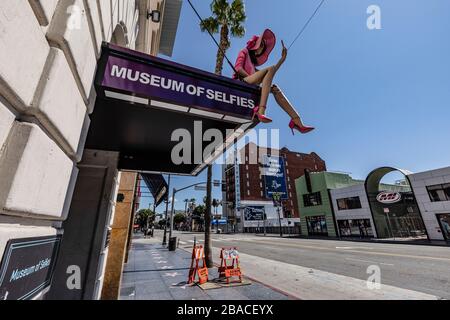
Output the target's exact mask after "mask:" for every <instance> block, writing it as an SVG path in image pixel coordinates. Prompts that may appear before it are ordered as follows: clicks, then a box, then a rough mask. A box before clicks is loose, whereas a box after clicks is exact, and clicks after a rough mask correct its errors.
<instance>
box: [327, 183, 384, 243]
mask: <svg viewBox="0 0 450 320" xmlns="http://www.w3.org/2000/svg"><path fill="white" fill-rule="evenodd" d="M330 196H331V202H332V204H333V210H334V214H335V218H336V225H337V231H338V234H339V236H340V237H355V236H356V237H358V236H360V233H361V228H360V226H362V227H363V228H364V229H365V230H363V231H364V232H365V233H366V235H365V237H374V238H376V237H377V234H376V231H375V229H374V228H373V225H374V224H373V219H372V214H371V211H370V207H369V200H368V199H367V195H366V189H365V187H364V184H363V183H361V184H357V185H353V186H349V187H345V188H341V189H332V190H330Z"/></svg>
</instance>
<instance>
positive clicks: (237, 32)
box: [230, 25, 246, 38]
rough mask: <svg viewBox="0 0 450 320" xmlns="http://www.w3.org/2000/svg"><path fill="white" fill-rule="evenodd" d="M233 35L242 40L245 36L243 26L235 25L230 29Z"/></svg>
mask: <svg viewBox="0 0 450 320" xmlns="http://www.w3.org/2000/svg"><path fill="white" fill-rule="evenodd" d="M230 31H231V35H232V36H233V37H236V38H242V37H243V36H245V31H246V30H245V28H244V26H243V25H234V26H232V27H231V29H230Z"/></svg>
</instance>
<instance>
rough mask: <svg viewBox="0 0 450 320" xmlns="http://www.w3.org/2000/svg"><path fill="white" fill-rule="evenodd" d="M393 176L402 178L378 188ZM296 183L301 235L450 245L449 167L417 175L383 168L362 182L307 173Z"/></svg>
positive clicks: (337, 176)
mask: <svg viewBox="0 0 450 320" xmlns="http://www.w3.org/2000/svg"><path fill="white" fill-rule="evenodd" d="M391 172H400V173H401V174H403V176H404V179H402V180H399V181H396V183H382V182H381V181H382V179H383V178H384V177H385V176H386V175H387V174H389V173H391ZM308 176H309V179H308ZM308 180H309V181H308ZM296 184H297V190H298V191H299V193H298V202H299V204H300V213H301V221H302V229H303V231H304V232H303V233H304V234H307V235H320V236H333V237H334V236H339V237H357V238H360V237H374V238H380V239H389V240H398V241H404V240H426V239H429V240H446V241H449V240H450V167H448V168H442V169H436V170H431V171H425V172H419V173H412V172H410V171H406V170H401V169H397V168H393V167H381V168H378V169H376V170H374V171H372V172H371V173H370V174H369V175H368V177H367V179H366V180H365V181H362V180H354V179H352V178H351V177H350V176H349V175H347V174H339V173H330V172H321V173H311V174H309V175H305V176H304V177H301V178H299V179H297V181H296Z"/></svg>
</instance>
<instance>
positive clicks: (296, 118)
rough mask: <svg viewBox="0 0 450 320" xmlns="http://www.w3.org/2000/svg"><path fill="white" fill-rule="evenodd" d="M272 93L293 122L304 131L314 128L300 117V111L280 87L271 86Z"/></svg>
mask: <svg viewBox="0 0 450 320" xmlns="http://www.w3.org/2000/svg"><path fill="white" fill-rule="evenodd" d="M271 91H272V94H273V96H274V97H275V101H276V102H277V103H278V105H279V106H280V107H281V109H283V110H284V111H285V112H286V113H287V114H288V115H289V116H290V117H291V119H292V122H293V123H294V124H295V125H296V126H297V127H298V128H300V130H301V131H303V133H306V132H309V131H311V130H313V129H314V128H312V127H309V126H305V125H304V124H303V122H302V119H301V118H300V115H299V113H298V112H297V110H295V108H294V107H293V106H292V104H291V103H290V102H289V100H288V98H286V96H285V95H284V93H283V91H281V90H280V88H279V87H278V86H277V85H273V86H272V88H271Z"/></svg>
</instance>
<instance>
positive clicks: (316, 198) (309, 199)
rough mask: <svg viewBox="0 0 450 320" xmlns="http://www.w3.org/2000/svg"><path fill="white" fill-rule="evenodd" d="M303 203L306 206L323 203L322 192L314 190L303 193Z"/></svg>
mask: <svg viewBox="0 0 450 320" xmlns="http://www.w3.org/2000/svg"><path fill="white" fill-rule="evenodd" d="M303 204H304V206H305V207H314V206H320V205H322V197H321V195H320V192H314V193H309V194H304V195H303Z"/></svg>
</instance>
